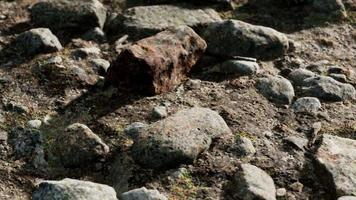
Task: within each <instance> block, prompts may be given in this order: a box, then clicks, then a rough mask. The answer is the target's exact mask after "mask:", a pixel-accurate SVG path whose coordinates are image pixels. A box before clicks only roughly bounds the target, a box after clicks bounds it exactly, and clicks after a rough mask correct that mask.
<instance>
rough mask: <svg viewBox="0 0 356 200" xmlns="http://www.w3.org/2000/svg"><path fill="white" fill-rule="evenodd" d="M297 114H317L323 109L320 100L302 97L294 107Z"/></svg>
mask: <svg viewBox="0 0 356 200" xmlns="http://www.w3.org/2000/svg"><path fill="white" fill-rule="evenodd" d="M292 108H293V110H294V112H296V113H312V114H313V113H314V114H315V113H317V112H318V111H319V110H320V109H321V103H320V101H319V99H317V98H315V97H302V98H299V99H297V100H296V101H295V102H294V103H293V106H292Z"/></svg>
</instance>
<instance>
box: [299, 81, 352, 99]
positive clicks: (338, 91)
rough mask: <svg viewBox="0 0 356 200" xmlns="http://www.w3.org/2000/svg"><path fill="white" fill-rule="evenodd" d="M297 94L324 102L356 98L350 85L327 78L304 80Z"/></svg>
mask: <svg viewBox="0 0 356 200" xmlns="http://www.w3.org/2000/svg"><path fill="white" fill-rule="evenodd" d="M297 92H298V93H301V94H302V95H303V96H310V97H317V98H319V99H320V100H324V101H345V100H353V99H355V98H356V91H355V88H354V87H353V86H352V85H350V84H346V83H340V82H339V81H337V80H335V79H333V78H331V77H327V76H316V77H311V78H307V79H304V81H303V84H302V87H299V88H297Z"/></svg>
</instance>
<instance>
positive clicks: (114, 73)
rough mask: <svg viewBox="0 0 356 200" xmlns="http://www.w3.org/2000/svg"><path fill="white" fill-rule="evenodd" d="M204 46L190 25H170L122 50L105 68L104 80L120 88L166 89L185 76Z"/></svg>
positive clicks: (159, 90) (170, 88)
mask: <svg viewBox="0 0 356 200" xmlns="http://www.w3.org/2000/svg"><path fill="white" fill-rule="evenodd" d="M205 49H206V43H205V41H204V40H203V39H201V38H200V37H199V36H198V35H197V34H196V33H195V32H194V31H193V30H192V29H191V28H189V27H187V26H180V27H177V28H172V29H169V30H166V31H163V32H161V33H158V34H157V35H155V36H152V37H149V38H145V39H142V40H140V41H138V42H136V43H135V44H133V45H132V46H130V47H128V48H127V49H125V50H123V51H122V52H121V54H120V55H119V57H118V58H117V59H116V61H115V62H114V63H113V64H112V66H111V67H110V68H109V69H108V73H107V79H108V80H109V81H110V82H111V83H113V84H114V85H116V86H118V87H119V88H120V89H122V90H129V91H130V90H136V91H138V92H141V93H144V94H148V95H153V94H160V93H164V92H168V91H170V90H172V89H173V88H174V87H175V86H177V85H178V84H180V83H181V81H182V80H184V79H185V78H186V75H187V73H188V72H189V71H190V70H191V68H192V66H193V65H194V64H195V63H196V62H197V60H198V59H199V58H200V56H201V55H202V54H203V53H204V51H205Z"/></svg>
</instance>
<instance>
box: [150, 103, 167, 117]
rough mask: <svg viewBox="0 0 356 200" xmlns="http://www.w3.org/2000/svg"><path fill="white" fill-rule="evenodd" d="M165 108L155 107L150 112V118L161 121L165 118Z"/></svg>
mask: <svg viewBox="0 0 356 200" xmlns="http://www.w3.org/2000/svg"><path fill="white" fill-rule="evenodd" d="M167 115H168V113H167V107H166V106H156V107H154V108H153V110H152V116H153V117H154V118H158V119H162V118H165V117H167Z"/></svg>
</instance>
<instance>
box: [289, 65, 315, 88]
mask: <svg viewBox="0 0 356 200" xmlns="http://www.w3.org/2000/svg"><path fill="white" fill-rule="evenodd" d="M315 76H316V74H315V73H314V72H312V71H309V70H307V69H295V70H293V71H292V72H291V73H289V75H288V79H289V80H290V81H291V82H292V83H293V85H294V86H300V85H303V83H304V80H305V79H307V78H310V77H315Z"/></svg>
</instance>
